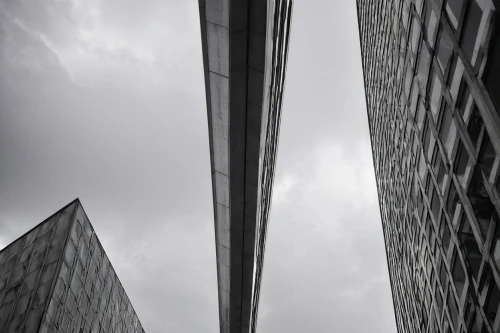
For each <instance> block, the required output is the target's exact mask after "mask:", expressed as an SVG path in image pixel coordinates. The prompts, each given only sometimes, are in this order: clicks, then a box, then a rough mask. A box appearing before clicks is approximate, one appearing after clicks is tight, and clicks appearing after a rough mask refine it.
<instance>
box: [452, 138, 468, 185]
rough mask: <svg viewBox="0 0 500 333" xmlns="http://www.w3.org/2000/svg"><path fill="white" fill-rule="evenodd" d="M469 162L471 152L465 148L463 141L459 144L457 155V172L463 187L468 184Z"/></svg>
mask: <svg viewBox="0 0 500 333" xmlns="http://www.w3.org/2000/svg"><path fill="white" fill-rule="evenodd" d="M468 164H469V154H467V151H466V150H465V148H464V146H463V144H462V142H459V144H458V151H457V157H456V159H455V174H456V175H457V178H458V181H459V182H460V185H462V187H463V188H465V186H466V185H467V183H466V181H467V179H466V170H467V166H468Z"/></svg>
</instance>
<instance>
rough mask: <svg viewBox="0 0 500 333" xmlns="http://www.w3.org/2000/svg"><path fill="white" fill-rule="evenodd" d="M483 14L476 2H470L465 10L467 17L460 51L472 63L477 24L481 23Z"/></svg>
mask: <svg viewBox="0 0 500 333" xmlns="http://www.w3.org/2000/svg"><path fill="white" fill-rule="evenodd" d="M482 15H483V12H482V10H481V8H479V5H478V4H477V2H476V1H470V6H469V8H468V10H467V15H466V18H465V23H464V28H463V32H462V34H463V36H462V43H461V46H462V49H463V51H464V53H465V56H466V57H467V59H469V61H470V62H471V63H472V56H473V54H474V48H475V45H476V40H477V33H478V31H479V23H480V22H481V17H482Z"/></svg>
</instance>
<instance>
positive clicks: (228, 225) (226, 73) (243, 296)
mask: <svg viewBox="0 0 500 333" xmlns="http://www.w3.org/2000/svg"><path fill="white" fill-rule="evenodd" d="M292 2H293V1H292V0H283V1H279V0H278V1H272V0H269V1H268V0H255V1H247V0H242V1H231V0H199V9H200V21H201V37H202V47H203V63H204V71H205V87H206V97H207V111H208V125H209V137H210V157H211V169H212V187H213V199H214V215H215V216H214V217H215V237H216V252H217V277H218V289H219V317H220V330H221V332H223V333H226V332H245V333H246V332H254V331H255V327H256V321H257V307H258V302H259V291H260V282H261V277H262V266H263V255H264V247H265V239H266V228H267V220H268V215H269V208H270V204H271V192H272V184H273V178H274V170H275V162H276V150H277V144H278V135H279V124H280V117H281V105H282V96H283V86H284V82H285V68H286V62H287V51H288V41H289V31H290V23H291V14H292Z"/></svg>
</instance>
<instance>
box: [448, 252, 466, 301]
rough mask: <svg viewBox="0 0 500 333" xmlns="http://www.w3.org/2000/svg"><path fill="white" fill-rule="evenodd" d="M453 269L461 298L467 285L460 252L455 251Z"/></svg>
mask: <svg viewBox="0 0 500 333" xmlns="http://www.w3.org/2000/svg"><path fill="white" fill-rule="evenodd" d="M451 270H452V274H453V281H455V287H456V288H457V293H458V297H459V298H460V297H462V293H463V291H464V287H465V271H464V268H463V265H462V262H461V261H460V257H459V255H458V253H455V259H454V261H453V266H452V268H451Z"/></svg>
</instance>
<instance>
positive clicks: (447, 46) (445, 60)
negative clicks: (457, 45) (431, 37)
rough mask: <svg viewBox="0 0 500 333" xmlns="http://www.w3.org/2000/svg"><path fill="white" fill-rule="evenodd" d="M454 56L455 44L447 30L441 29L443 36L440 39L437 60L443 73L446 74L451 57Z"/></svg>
mask: <svg viewBox="0 0 500 333" xmlns="http://www.w3.org/2000/svg"><path fill="white" fill-rule="evenodd" d="M452 54H453V42H452V40H451V38H450V35H449V34H448V31H446V29H443V28H441V36H440V37H439V45H438V49H437V59H438V63H439V66H440V67H441V70H442V71H443V73H445V71H446V68H447V67H448V64H449V63H450V58H451V55H452Z"/></svg>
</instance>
